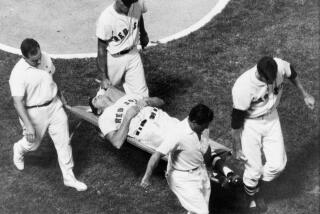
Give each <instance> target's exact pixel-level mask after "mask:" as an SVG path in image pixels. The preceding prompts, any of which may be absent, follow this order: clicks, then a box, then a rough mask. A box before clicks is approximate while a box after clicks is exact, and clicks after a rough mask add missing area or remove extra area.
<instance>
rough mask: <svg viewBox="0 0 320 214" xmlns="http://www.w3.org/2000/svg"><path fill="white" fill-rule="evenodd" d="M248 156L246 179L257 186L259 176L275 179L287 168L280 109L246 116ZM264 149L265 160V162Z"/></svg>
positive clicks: (245, 149) (245, 148)
mask: <svg viewBox="0 0 320 214" xmlns="http://www.w3.org/2000/svg"><path fill="white" fill-rule="evenodd" d="M241 145H242V152H243V154H244V156H245V158H246V159H247V160H246V163H245V171H244V174H243V182H244V184H245V185H246V186H248V187H256V186H257V185H258V182H259V179H260V178H262V180H263V181H272V180H273V179H275V178H276V177H277V176H279V174H280V173H281V172H282V171H283V170H284V168H285V166H286V163H287V156H286V152H285V147H284V142H283V136H282V131H281V126H280V121H279V116H278V112H277V110H274V111H273V112H271V113H270V114H268V115H266V116H262V117H259V118H255V119H246V121H245V123H244V128H243V132H242V136H241ZM261 150H262V152H263V153H264V156H265V158H266V162H265V164H264V165H263V163H262V158H261V155H262V153H261Z"/></svg>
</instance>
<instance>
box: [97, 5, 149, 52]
mask: <svg viewBox="0 0 320 214" xmlns="http://www.w3.org/2000/svg"><path fill="white" fill-rule="evenodd" d="M114 4H115V3H113V4H112V5H110V6H109V7H107V8H106V9H105V10H104V11H103V12H102V13H101V15H100V17H99V18H98V21H97V24H96V36H97V37H98V38H100V39H102V40H104V41H108V42H109V45H108V46H107V50H108V52H109V53H110V54H116V53H119V52H120V51H123V50H127V49H130V48H132V47H133V46H136V45H137V44H138V42H139V31H138V21H139V19H140V17H141V15H142V13H145V12H146V11H147V9H146V6H145V3H144V1H143V0H139V1H137V2H135V3H133V4H132V5H131V7H130V9H129V12H128V15H125V14H119V13H118V12H117V11H115V9H114Z"/></svg>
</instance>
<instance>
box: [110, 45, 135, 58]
mask: <svg viewBox="0 0 320 214" xmlns="http://www.w3.org/2000/svg"><path fill="white" fill-rule="evenodd" d="M132 49H133V46H132V47H131V48H129V49H125V50H123V51H120V52H118V53H115V54H112V56H120V55H124V54H127V53H129V52H130V51H131V50H132Z"/></svg>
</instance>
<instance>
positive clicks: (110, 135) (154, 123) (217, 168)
mask: <svg viewBox="0 0 320 214" xmlns="http://www.w3.org/2000/svg"><path fill="white" fill-rule="evenodd" d="M163 104H164V101H163V100H162V99H160V98H157V97H141V96H139V95H126V94H125V93H123V92H122V91H120V90H118V89H117V88H115V87H112V86H111V87H109V88H108V89H107V90H104V89H100V90H99V91H98V93H97V95H96V96H95V97H92V98H90V99H89V105H90V107H91V110H92V112H93V113H94V114H96V115H99V120H98V123H99V128H100V131H101V132H102V134H103V136H104V139H105V140H106V141H108V142H110V143H111V144H112V145H113V146H114V147H116V148H117V149H120V148H121V146H122V145H123V143H124V142H125V141H126V139H127V136H129V137H133V138H135V139H137V140H139V141H140V142H141V143H143V144H145V145H147V146H148V147H150V148H152V149H154V150H155V149H156V148H157V147H158V146H159V145H160V144H161V143H162V141H163V139H164V136H166V133H167V132H169V131H170V130H171V129H172V128H173V127H174V126H175V125H176V124H177V123H179V122H180V121H179V120H178V119H177V118H175V117H171V116H169V115H168V114H167V113H166V112H164V111H163V110H161V109H159V108H158V107H160V106H162V105H163ZM201 150H202V151H203V154H204V158H205V160H206V162H207V163H209V164H210V165H212V167H213V170H214V172H218V175H219V176H216V178H217V179H219V182H220V183H221V185H222V186H223V187H230V186H238V185H239V184H240V183H241V182H242V181H241V178H240V177H239V176H238V175H236V174H235V173H234V172H233V170H231V169H230V168H229V167H227V166H226V165H225V163H224V162H225V158H226V157H227V156H229V155H230V154H231V153H230V152H231V150H230V149H229V148H227V147H225V146H223V145H221V144H219V143H217V142H215V141H213V140H212V139H210V138H209V130H208V129H206V130H205V131H204V132H203V134H202V136H201Z"/></svg>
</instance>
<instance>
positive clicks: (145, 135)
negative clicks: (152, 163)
mask: <svg viewBox="0 0 320 214" xmlns="http://www.w3.org/2000/svg"><path fill="white" fill-rule="evenodd" d="M139 99H142V97H141V96H138V95H125V96H123V97H121V98H120V99H119V100H118V101H117V102H115V104H113V105H112V106H109V107H107V108H106V109H105V110H104V111H103V113H102V115H100V117H99V122H98V123H99V128H100V130H101V132H102V133H103V135H107V134H108V133H110V132H112V131H116V130H118V129H119V128H120V126H121V123H122V119H123V117H124V115H125V114H126V112H127V110H128V109H129V108H130V107H131V106H133V105H136V103H137V101H138V100H139ZM178 122H179V120H178V119H176V118H173V117H170V116H169V115H168V114H167V113H166V112H164V111H162V110H161V109H158V108H155V107H149V106H147V107H144V108H143V109H141V111H140V112H139V113H138V114H137V115H136V116H135V117H134V118H132V120H131V122H130V125H129V132H128V136H131V137H134V138H136V139H138V140H141V142H143V143H144V144H145V145H148V146H149V147H151V148H156V147H158V146H159V144H160V143H161V142H162V140H163V136H165V133H166V130H167V129H168V128H169V129H170V127H172V126H174V125H175V124H177V123H178Z"/></svg>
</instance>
